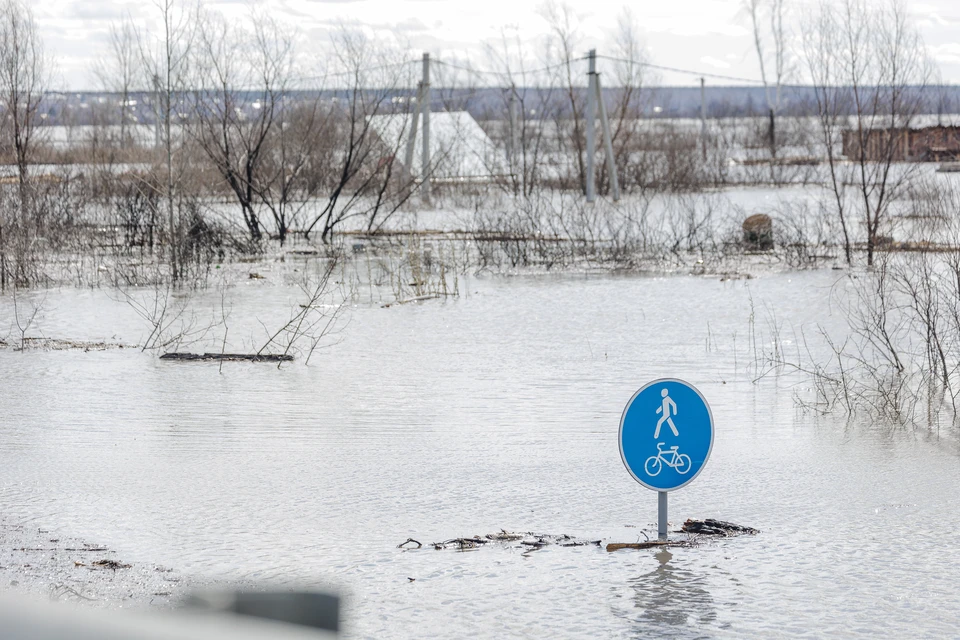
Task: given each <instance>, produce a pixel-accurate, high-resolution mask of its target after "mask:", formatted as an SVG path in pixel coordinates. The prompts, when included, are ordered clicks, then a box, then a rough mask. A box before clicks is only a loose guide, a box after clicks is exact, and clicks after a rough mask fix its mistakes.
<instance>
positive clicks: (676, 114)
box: [0, 82, 960, 125]
mask: <svg viewBox="0 0 960 640" xmlns="http://www.w3.org/2000/svg"><path fill="white" fill-rule="evenodd" d="M351 91H352V90H350V89H325V90H319V91H318V90H303V89H299V90H293V91H288V92H285V93H284V100H285V101H286V102H288V103H289V104H290V105H295V104H297V103H299V102H304V101H310V100H314V99H316V98H317V97H318V96H319V97H320V98H321V99H322V100H328V101H330V102H335V101H337V100H344V99H347V97H348V96H349V94H350V93H351ZM507 91H508V90H507V89H503V88H499V87H474V88H471V87H456V88H442V87H434V98H433V101H432V102H433V105H432V106H433V108H434V110H438V111H442V110H445V109H456V110H465V111H468V112H469V113H470V114H471V115H472V116H473V117H474V118H476V119H478V120H500V119H505V118H506V117H507V114H506V112H505V109H504V94H505V93H506V92H507ZM518 91H523V92H525V93H526V95H528V96H531V97H535V99H534V100H533V102H535V103H541V104H543V103H549V104H551V106H552V108H551V113H552V116H551V117H555V116H556V115H557V111H556V110H557V109H558V110H560V112H561V114H562V113H563V112H566V114H567V115H568V116H569V115H571V114H570V113H569V111H570V98H569V96H568V95H565V93H561V92H559V91H557V89H556V88H555V87H554V88H533V87H531V88H525V89H520V88H518ZM581 91H582V92H583V93H584V94H585V92H586V88H583V89H581ZM621 91H622V90H621V89H619V88H616V87H614V88H605V89H604V94H605V95H606V96H607V97H608V98H607V99H608V100H610V101H611V102H614V101H617V100H619V98H620V93H621ZM782 91H783V102H782V106H781V108H780V109H779V111H778V113H777V115H778V116H815V115H817V104H816V96H815V89H814V88H813V87H811V86H785V87H783V89H782ZM914 91H915V93H916V96H917V97H918V98H920V101H921V103H922V104H923V109H922V111H923V113H927V114H956V113H960V86H954V85H928V86H925V87H916V88H915V89H914ZM246 93H247V92H238V96H237V97H238V98H240V102H242V103H243V104H245V105H252V104H254V103H255V101H256V100H255V98H256V96H257V92H254V91H251V92H249V95H246ZM371 93H373V90H371ZM376 93H377V94H378V95H379V96H382V94H383V90H382V89H379V90H376ZM415 93H416V91H415V89H398V90H396V91H395V92H393V95H392V96H391V97H392V99H391V100H388V101H386V102H385V104H384V109H385V111H384V112H390V111H391V110H395V111H397V112H402V111H405V110H406V109H407V105H406V102H407V100H409V99H410V97H411V96H413V95H415ZM190 95H191V92H190V91H185V92H183V93H182V95H181V99H182V100H183V101H184V102H190ZM705 96H706V102H707V105H706V106H707V108H706V112H707V117H708V118H730V117H749V116H764V115H766V114H767V107H766V104H767V103H766V97H765V95H764V88H763V87H762V86H756V87H730V86H710V84H709V82H708V83H707V86H706V90H705ZM119 100H120V95H119V94H117V93H109V92H97V91H88V92H71V93H66V92H48V93H47V94H45V96H44V98H43V101H42V103H41V108H40V113H43V114H45V117H44V118H43V119H42V122H41V124H43V125H93V124H103V123H104V119H103V114H104V112H109V114H111V115H112V114H116V113H117V111H116V105H117V104H118V102H119ZM541 100H542V101H543V102H541ZM632 101H634V102H635V103H636V104H635V105H634V107H635V109H634V112H635V113H639V114H641V115H643V116H644V117H648V118H699V117H700V87H650V88H643V89H642V90H641V91H640V92H637V94H636V95H635V96H634V97H633V99H632ZM128 103H129V107H128V109H127V110H126V113H127V123H128V124H137V123H138V124H153V123H154V122H156V120H157V110H156V106H155V105H156V99H155V94H153V93H152V92H146V91H135V92H131V93H130V94H129V96H128ZM553 103H555V104H553ZM2 110H3V107H2V106H0V112H2ZM843 111H844V112H845V113H844V115H854V114H856V107H855V105H853V104H852V103H851V104H850V105H847V107H846V109H844V110H843ZM111 115H108V118H109V117H111ZM536 115H537V114H528V118H529V119H535V117H536ZM112 117H116V116H115V115H112Z"/></svg>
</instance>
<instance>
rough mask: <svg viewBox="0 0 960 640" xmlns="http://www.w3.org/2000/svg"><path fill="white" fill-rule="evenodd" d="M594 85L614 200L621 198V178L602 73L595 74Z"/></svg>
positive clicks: (611, 193) (611, 192)
mask: <svg viewBox="0 0 960 640" xmlns="http://www.w3.org/2000/svg"><path fill="white" fill-rule="evenodd" d="M593 77H594V86H596V88H597V104H598V105H599V107H600V131H601V132H602V133H603V151H604V155H605V156H606V158H607V175H608V176H610V195H611V196H612V197H613V199H614V201H616V200H619V199H620V180H618V179H617V165H616V164H615V163H614V159H613V139H612V137H611V136H610V121H609V120H608V119H607V105H606V103H605V102H604V101H603V88H602V87H601V85H600V74H599V73H597V74H594V76H593Z"/></svg>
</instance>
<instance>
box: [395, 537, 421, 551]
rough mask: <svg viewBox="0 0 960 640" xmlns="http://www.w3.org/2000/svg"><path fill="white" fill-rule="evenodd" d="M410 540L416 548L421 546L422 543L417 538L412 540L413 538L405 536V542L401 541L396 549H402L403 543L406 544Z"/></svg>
mask: <svg viewBox="0 0 960 640" xmlns="http://www.w3.org/2000/svg"><path fill="white" fill-rule="evenodd" d="M411 542H412V543H414V544H415V545H417V549H420V548H422V547H423V545H422V544H421V543H420V542H419V541H418V540H414V539H413V538H407V541H406V542H401V543H400V544H398V545H397V549H403V548H404V546H405V545H408V544H410V543H411Z"/></svg>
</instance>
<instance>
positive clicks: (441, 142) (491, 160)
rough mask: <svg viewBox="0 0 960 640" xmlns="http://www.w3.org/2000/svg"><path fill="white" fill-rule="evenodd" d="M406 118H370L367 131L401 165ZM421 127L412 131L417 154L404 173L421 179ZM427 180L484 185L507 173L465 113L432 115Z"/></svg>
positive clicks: (504, 164) (487, 139)
mask: <svg viewBox="0 0 960 640" xmlns="http://www.w3.org/2000/svg"><path fill="white" fill-rule="evenodd" d="M410 125H411V116H410V114H392V115H377V116H371V117H370V127H371V128H372V129H373V130H374V132H376V134H377V136H378V137H379V138H380V140H381V141H382V142H383V144H384V145H386V146H387V147H388V148H391V149H395V150H397V151H398V152H397V154H396V156H397V161H399V162H400V163H403V161H404V158H403V150H404V149H406V148H407V138H408V135H409V133H410V128H411V127H410ZM422 131H423V127H417V129H416V136H417V137H416V140H415V141H414V142H415V144H416V149H417V153H414V154H413V161H412V163H411V164H412V166H411V167H405V169H406V170H407V171H408V172H409V173H410V175H412V176H414V177H420V178H422V177H423V175H424V172H423V159H422V153H420V148H421V145H422ZM429 151H430V166H429V167H428V170H429V173H430V180H431V181H433V182H455V181H485V180H489V179H490V178H492V177H495V176H501V175H504V174H506V173H509V171H508V169H507V162H506V157H505V156H504V152H503V151H502V150H501V149H498V148H497V146H496V145H495V144H494V143H493V141H492V140H491V139H490V137H489V136H487V134H486V133H485V132H484V130H483V129H481V128H480V125H479V124H477V121H476V120H474V119H473V117H472V116H471V115H470V114H469V113H467V112H466V111H448V112H443V111H441V112H434V113H431V114H430V144H429Z"/></svg>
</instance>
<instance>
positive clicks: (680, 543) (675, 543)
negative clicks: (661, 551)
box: [607, 540, 693, 551]
mask: <svg viewBox="0 0 960 640" xmlns="http://www.w3.org/2000/svg"><path fill="white" fill-rule="evenodd" d="M692 546H693V543H692V542H691V541H689V540H648V541H647V542H611V543H610V544H608V545H607V551H620V550H621V549H656V548H658V547H692Z"/></svg>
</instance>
